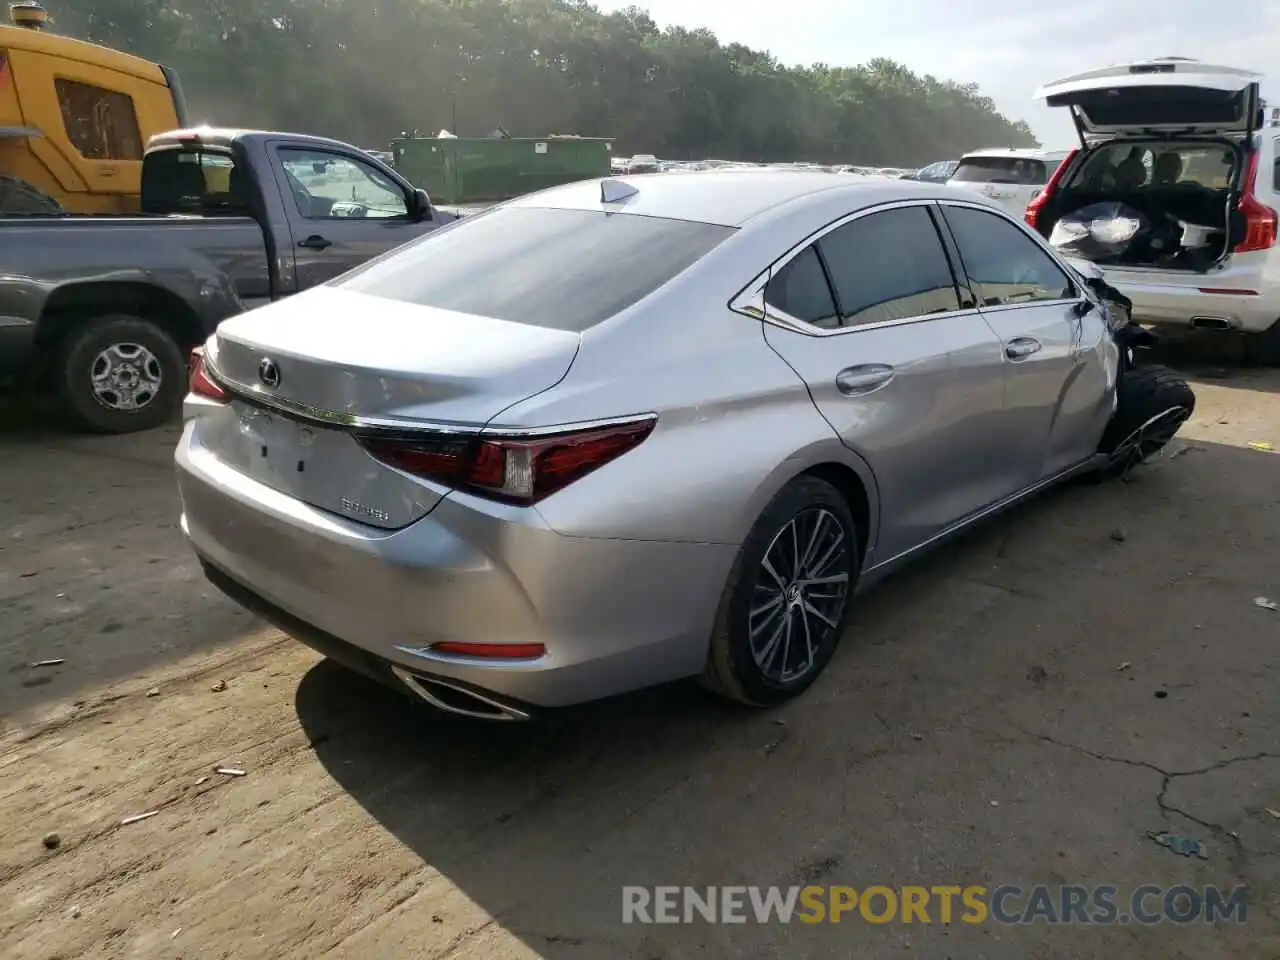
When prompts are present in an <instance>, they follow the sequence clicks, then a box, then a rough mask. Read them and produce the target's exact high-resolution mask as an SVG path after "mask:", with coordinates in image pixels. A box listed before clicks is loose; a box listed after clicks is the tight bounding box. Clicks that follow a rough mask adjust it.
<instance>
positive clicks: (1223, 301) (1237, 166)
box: [1025, 57, 1280, 362]
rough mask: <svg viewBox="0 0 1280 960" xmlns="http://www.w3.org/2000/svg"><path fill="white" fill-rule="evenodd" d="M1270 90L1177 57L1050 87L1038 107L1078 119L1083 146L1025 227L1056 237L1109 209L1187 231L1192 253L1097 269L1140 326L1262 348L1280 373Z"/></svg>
mask: <svg viewBox="0 0 1280 960" xmlns="http://www.w3.org/2000/svg"><path fill="white" fill-rule="evenodd" d="M1261 79H1262V78H1261V76H1260V75H1259V74H1257V73H1253V72H1250V71H1247V70H1241V69H1239V68H1236V67H1224V66H1214V65H1211V64H1207V63H1200V62H1199V61H1195V60H1185V59H1180V58H1173V57H1167V58H1163V59H1160V60H1149V61H1144V62H1141V63H1134V64H1128V65H1124V66H1116V67H1106V68H1104V69H1100V70H1092V71H1089V72H1088V73H1082V74H1079V75H1077V76H1074V77H1067V78H1066V79H1063V80H1058V81H1056V82H1054V83H1050V84H1047V85H1046V86H1044V87H1042V88H1041V89H1040V90H1039V91H1038V92H1037V96H1038V97H1042V98H1044V99H1045V100H1046V101H1047V102H1048V103H1049V105H1050V106H1055V107H1066V108H1067V109H1069V110H1070V111H1071V115H1072V118H1073V120H1074V121H1075V124H1076V129H1077V130H1078V131H1079V133H1080V140H1081V144H1082V146H1081V147H1080V148H1078V149H1076V150H1073V151H1072V152H1071V155H1070V156H1069V157H1068V158H1067V159H1066V160H1065V161H1063V163H1062V164H1061V165H1060V166H1059V167H1058V169H1057V171H1056V173H1055V174H1054V175H1053V176H1052V177H1051V178H1050V182H1049V183H1048V185H1047V186H1046V187H1045V188H1044V190H1043V191H1041V193H1040V194H1039V195H1038V196H1037V197H1035V198H1034V199H1033V200H1032V201H1031V203H1030V204H1029V205H1028V206H1027V209H1026V212H1025V216H1026V220H1027V222H1028V223H1029V224H1031V226H1033V227H1035V228H1036V230H1038V231H1039V232H1040V233H1041V234H1042V235H1043V236H1045V237H1050V236H1051V235H1052V233H1053V228H1054V226H1055V225H1056V224H1057V223H1058V221H1059V220H1060V219H1062V218H1063V217H1064V216H1066V215H1067V214H1070V213H1073V212H1074V211H1077V210H1082V209H1083V208H1085V207H1087V206H1090V205H1092V204H1096V203H1119V204H1123V205H1124V206H1126V207H1128V208H1129V209H1130V210H1135V211H1137V213H1138V214H1139V215H1141V216H1142V217H1145V218H1147V220H1148V222H1151V223H1160V224H1163V225H1165V226H1169V225H1174V226H1178V225H1180V227H1181V231H1182V232H1181V239H1171V240H1167V241H1164V240H1162V241H1160V242H1159V243H1155V244H1141V245H1138V249H1131V250H1129V251H1126V252H1125V253H1124V254H1122V255H1119V256H1116V257H1113V258H1111V259H1105V258H1097V259H1095V262H1096V263H1097V264H1098V265H1099V266H1100V267H1101V268H1102V270H1103V273H1104V275H1105V277H1106V279H1107V282H1108V283H1110V284H1112V285H1113V286H1115V287H1117V288H1118V289H1119V290H1121V291H1122V292H1123V293H1124V294H1125V295H1126V296H1128V297H1129V299H1131V300H1132V301H1133V315H1134V319H1135V320H1137V321H1139V322H1140V323H1146V324H1152V325H1169V326H1180V327H1200V328H1208V329H1217V330H1240V331H1244V332H1246V333H1249V334H1254V335H1255V336H1254V337H1253V338H1252V346H1253V351H1252V352H1253V353H1254V355H1255V356H1256V357H1257V359H1260V360H1263V361H1264V362H1266V361H1275V360H1277V359H1280V248H1278V247H1277V245H1276V240H1277V216H1276V210H1277V209H1280V167H1277V156H1278V152H1277V143H1278V141H1280V128H1276V127H1265V126H1264V123H1265V118H1264V112H1265V110H1264V105H1263V103H1262V100H1261V98H1260V95H1259V83H1260V81H1261ZM1189 238H1191V239H1189Z"/></svg>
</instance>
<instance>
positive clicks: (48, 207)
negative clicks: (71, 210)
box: [0, 173, 62, 217]
mask: <svg viewBox="0 0 1280 960" xmlns="http://www.w3.org/2000/svg"><path fill="white" fill-rule="evenodd" d="M61 213H62V205H61V204H59V203H58V201H57V200H55V199H53V197H51V196H49V194H47V193H45V192H44V191H43V190H41V189H40V188H39V187H37V186H35V185H34V184H30V183H27V181H25V180H22V179H19V178H18V177H15V176H12V175H11V174H7V173H0V217H3V216H12V215H15V214H21V215H24V216H57V215H60V214H61Z"/></svg>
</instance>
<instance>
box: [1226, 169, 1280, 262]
mask: <svg viewBox="0 0 1280 960" xmlns="http://www.w3.org/2000/svg"><path fill="white" fill-rule="evenodd" d="M1257 180H1258V151H1257V150H1253V151H1250V153H1249V165H1248V166H1247V167H1246V168H1245V171H1244V183H1243V185H1242V190H1241V193H1240V203H1239V205H1238V206H1237V208H1236V209H1238V210H1239V211H1240V215H1241V216H1243V217H1244V237H1243V239H1241V241H1240V242H1239V243H1237V244H1236V245H1235V248H1234V250H1233V251H1232V252H1234V253H1250V252H1253V251H1256V250H1270V249H1271V248H1272V247H1274V246H1275V245H1276V212H1275V211H1274V210H1272V209H1271V208H1270V207H1268V206H1267V205H1266V204H1265V203H1263V202H1262V201H1261V200H1259V199H1258V197H1257V194H1256V193H1254V188H1255V186H1256V184H1257Z"/></svg>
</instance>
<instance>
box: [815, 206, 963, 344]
mask: <svg viewBox="0 0 1280 960" xmlns="http://www.w3.org/2000/svg"><path fill="white" fill-rule="evenodd" d="M818 250H819V251H820V252H821V254H822V258H823V260H824V261H825V263H826V266H827V269H828V271H830V274H831V282H832V284H833V285H834V287H835V299H836V306H837V308H838V309H839V311H840V325H841V326H846V327H848V326H858V325H862V324H867V323H880V322H883V321H886V320H904V319H907V318H910V317H924V316H928V315H931V314H939V313H948V312H950V311H953V310H959V309H960V296H959V293H958V292H957V290H956V284H955V277H954V276H953V274H952V272H951V265H950V264H949V263H948V261H947V255H946V252H945V251H944V249H943V246H942V238H941V237H939V235H938V230H937V228H936V227H935V226H934V223H933V218H932V217H931V216H930V215H929V211H928V210H927V209H925V208H924V207H901V208H899V209H896V210H886V211H884V212H882V213H873V214H870V215H868V216H865V217H859V218H858V219H857V220H852V221H850V222H849V223H846V224H845V225H844V226H842V227H837V228H836V229H835V230H833V231H831V232H830V233H828V234H827V235H826V236H825V237H823V238H822V239H821V240H819V241H818Z"/></svg>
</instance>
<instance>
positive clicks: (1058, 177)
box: [1023, 147, 1080, 230]
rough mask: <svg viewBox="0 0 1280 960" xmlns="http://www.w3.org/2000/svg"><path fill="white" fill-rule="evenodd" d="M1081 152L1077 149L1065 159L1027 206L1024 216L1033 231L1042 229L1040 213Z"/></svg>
mask: <svg viewBox="0 0 1280 960" xmlns="http://www.w3.org/2000/svg"><path fill="white" fill-rule="evenodd" d="M1079 152H1080V148H1079V147H1076V148H1075V149H1074V150H1072V151H1071V152H1070V153H1068V154H1067V155H1066V156H1065V157H1063V158H1062V162H1061V163H1059V164H1058V165H1057V166H1056V167H1055V168H1054V170H1053V173H1051V174H1050V175H1049V181H1048V182H1047V183H1046V184H1045V185H1044V187H1043V188H1041V190H1040V191H1039V192H1038V193H1036V194H1035V195H1034V196H1032V198H1031V202H1030V203H1028V204H1027V210H1026V213H1024V214H1023V216H1024V217H1026V220H1027V223H1028V224H1030V225H1031V227H1032V228H1033V229H1035V230H1039V229H1040V224H1039V222H1038V221H1039V219H1040V211H1041V210H1043V209H1044V205H1045V204H1046V203H1048V202H1049V199H1050V198H1051V197H1052V196H1053V195H1054V193H1055V192H1057V189H1058V186H1059V184H1061V183H1062V178H1063V177H1064V176H1066V173H1067V168H1068V167H1069V166H1071V162H1072V161H1073V160H1075V158H1076V154H1077V153H1079Z"/></svg>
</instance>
